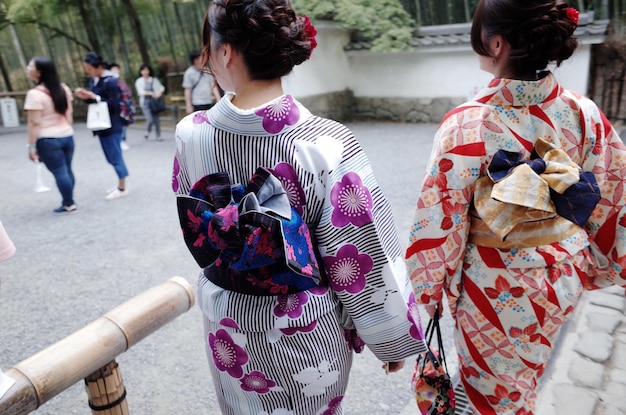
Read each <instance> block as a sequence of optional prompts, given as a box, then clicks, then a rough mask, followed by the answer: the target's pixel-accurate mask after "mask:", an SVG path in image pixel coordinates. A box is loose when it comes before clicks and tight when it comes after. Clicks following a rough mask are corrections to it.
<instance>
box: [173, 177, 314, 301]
mask: <svg viewBox="0 0 626 415" xmlns="http://www.w3.org/2000/svg"><path fill="white" fill-rule="evenodd" d="M177 205H178V216H179V219H180V225H181V228H182V230H183V238H184V240H185V243H186V244H187V248H188V249H189V251H190V252H191V254H192V256H193V257H194V259H195V260H196V262H197V263H198V265H200V267H202V268H204V275H205V277H206V278H208V279H209V280H210V281H212V282H213V283H214V284H216V285H218V286H220V287H222V288H224V289H227V290H231V291H236V292H241V293H245V294H252V295H278V294H290V293H295V292H300V291H305V290H308V289H310V288H313V287H315V286H317V285H319V284H320V280H321V277H320V269H319V266H318V262H317V259H316V249H315V247H314V245H313V242H312V240H311V235H310V231H309V228H308V226H307V224H306V223H305V222H304V221H303V220H302V218H301V217H300V215H299V214H298V213H297V212H296V211H295V209H293V208H292V207H291V205H290V203H289V196H288V195H287V192H286V191H285V190H284V188H283V186H282V184H281V182H280V180H278V178H276V177H275V176H274V175H273V174H272V173H271V172H270V171H269V170H268V169H265V168H259V169H258V170H257V171H256V173H255V174H254V175H253V177H252V179H251V180H250V183H249V184H248V186H247V187H246V188H245V189H244V187H243V186H241V185H236V186H231V183H230V179H229V176H228V173H215V174H209V175H207V176H204V177H203V178H201V179H200V180H198V181H197V182H196V183H195V184H194V185H193V186H192V188H191V190H190V192H189V196H184V195H180V196H178V198H177Z"/></svg>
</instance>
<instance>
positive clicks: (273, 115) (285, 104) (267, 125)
mask: <svg viewBox="0 0 626 415" xmlns="http://www.w3.org/2000/svg"><path fill="white" fill-rule="evenodd" d="M254 113H255V114H256V115H258V116H259V117H263V129H265V131H267V132H268V133H270V134H278V133H279V132H281V131H282V130H283V128H284V127H285V125H294V124H295V123H297V122H298V120H299V119H300V109H299V108H298V106H297V105H296V103H295V102H294V101H293V98H292V97H291V96H290V95H283V96H282V97H280V98H278V99H276V100H275V101H274V102H272V103H271V104H269V105H268V106H266V107H263V108H260V109H258V110H256V111H255V112H254Z"/></svg>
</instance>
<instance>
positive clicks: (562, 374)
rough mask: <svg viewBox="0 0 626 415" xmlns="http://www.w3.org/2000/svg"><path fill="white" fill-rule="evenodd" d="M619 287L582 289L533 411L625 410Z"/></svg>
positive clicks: (623, 308) (624, 309) (624, 333)
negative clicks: (578, 303)
mask: <svg viewBox="0 0 626 415" xmlns="http://www.w3.org/2000/svg"><path fill="white" fill-rule="evenodd" d="M624 294H625V292H624V288H620V287H611V288H605V289H603V290H599V291H591V292H587V293H585V296H584V297H583V300H582V303H581V304H580V305H579V307H578V310H577V311H576V315H575V317H574V319H573V320H572V321H571V323H570V324H569V327H568V328H567V331H566V333H564V335H563V336H562V337H561V338H562V340H561V345H560V346H559V349H558V352H557V358H556V359H555V360H553V362H551V366H552V367H551V368H550V369H549V371H548V373H546V379H545V381H544V382H543V385H542V390H541V395H540V401H539V405H538V410H537V414H538V415H573V414H575V415H624V414H626V299H625V296H624Z"/></svg>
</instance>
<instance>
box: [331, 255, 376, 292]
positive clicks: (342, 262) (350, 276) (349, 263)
mask: <svg viewBox="0 0 626 415" xmlns="http://www.w3.org/2000/svg"><path fill="white" fill-rule="evenodd" d="M324 266H325V268H326V272H327V273H328V280H329V282H330V286H331V287H332V289H333V290H335V291H337V292H340V291H344V290H345V291H347V292H348V293H350V294H356V293H358V292H360V291H361V290H363V287H365V283H366V278H365V275H366V274H367V273H368V272H370V271H371V270H372V268H373V267H374V261H373V260H372V258H371V257H370V256H369V255H367V254H359V250H358V248H357V247H356V246H354V245H350V244H348V245H344V246H342V247H341V248H339V250H338V251H337V256H326V257H324Z"/></svg>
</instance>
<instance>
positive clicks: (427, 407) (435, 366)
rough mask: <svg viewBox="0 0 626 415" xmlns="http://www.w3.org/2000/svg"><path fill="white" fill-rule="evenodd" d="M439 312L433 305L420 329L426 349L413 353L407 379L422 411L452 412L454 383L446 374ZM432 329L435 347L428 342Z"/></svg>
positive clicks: (430, 340) (429, 413)
mask: <svg viewBox="0 0 626 415" xmlns="http://www.w3.org/2000/svg"><path fill="white" fill-rule="evenodd" d="M439 316H440V311H439V309H437V312H436V313H435V316H434V317H433V318H432V319H431V320H430V321H429V322H428V326H427V327H426V332H425V333H424V338H425V339H426V341H427V345H428V351H426V352H424V353H421V354H420V355H419V356H418V357H417V362H416V363H415V371H414V372H413V379H412V382H411V385H412V389H413V391H414V392H415V401H416V403H417V407H418V409H419V412H420V413H421V414H423V415H431V414H445V415H454V411H455V408H456V401H455V398H454V385H452V381H451V380H450V376H449V375H448V366H447V364H446V355H445V353H444V350H443V341H442V337H441V328H440V326H439ZM435 333H436V335H437V348H435V347H434V346H431V342H432V339H433V335H434V334H435Z"/></svg>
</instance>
